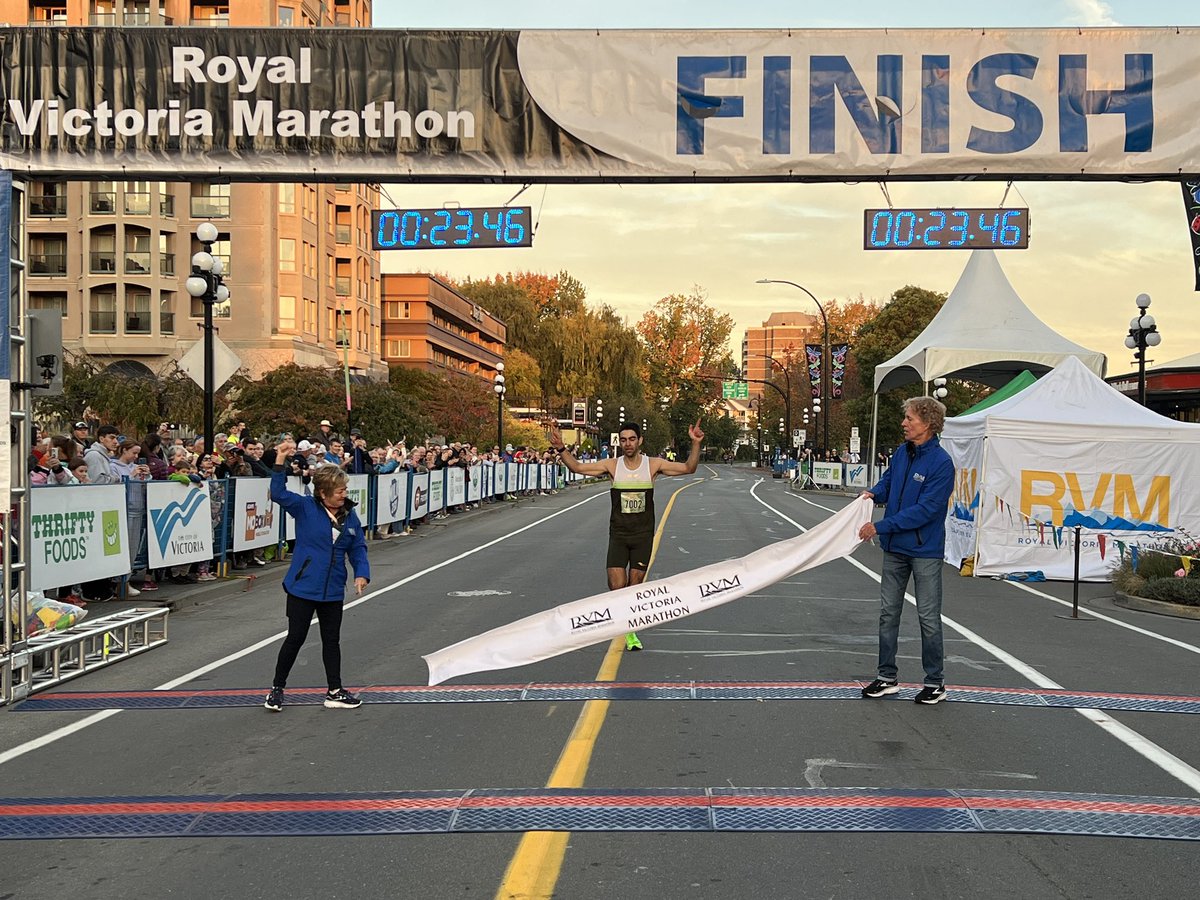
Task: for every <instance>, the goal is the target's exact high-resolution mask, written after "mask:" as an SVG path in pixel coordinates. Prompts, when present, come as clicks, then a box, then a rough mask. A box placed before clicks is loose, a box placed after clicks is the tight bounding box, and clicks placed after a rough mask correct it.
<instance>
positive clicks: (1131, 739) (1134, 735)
mask: <svg viewBox="0 0 1200 900" xmlns="http://www.w3.org/2000/svg"><path fill="white" fill-rule="evenodd" d="M754 487H758V485H755V486H754ZM750 496H751V497H753V498H754V499H755V500H757V501H758V502H759V503H761V504H762V505H763V506H765V507H767V509H770V510H773V511H774V512H775V513H777V514H778V515H780V516H783V518H784V519H787V521H789V522H791V523H792V524H793V525H795V526H796V527H797V528H798V529H800V530H801V531H807V530H808V529H807V528H805V527H804V526H803V525H801V524H800V523H799V522H796V521H795V520H793V519H790V518H788V516H787V515H786V514H785V513H782V512H779V510H777V509H775V508H774V507H773V506H771V505H770V504H768V503H767V502H766V501H765V500H763V499H762V498H761V497H759V496H758V495H757V494H756V493H754V488H751V489H750ZM799 499H801V500H804V498H803V497H801V498H799ZM804 502H805V503H808V504H809V505H810V506H820V505H819V504H817V503H812V502H811V501H809V500H805V501H804ZM820 508H821V509H825V510H828V511H829V512H834V510H831V509H828V507H825V506H820ZM845 559H846V562H848V563H850V565H852V566H854V567H855V568H857V569H858V570H860V571H861V572H862V573H863V574H865V575H867V576H869V577H870V578H872V579H873V580H874V581H876V582H877V583H879V582H882V580H883V579H882V578H881V577H880V576H879V575H878V574H876V573H875V572H874V571H873V570H872V569H869V568H868V567H867V566H865V565H863V564H862V563H861V562H859V561H858V560H857V559H855V558H854V557H853V556H847V557H846V558H845ZM904 599H905V600H907V601H908V602H909V603H911V604H912V605H913V606H916V605H917V601H916V598H915V597H913V596H912V595H911V594H909V593H907V592H906V593H905V594H904ZM942 621H943V622H945V623H946V625H947V626H949V627H950V628H953V629H954V630H955V631H957V632H958V633H959V634H961V635H962V636H963V637H965V638H966V639H967V640H969V641H971V642H972V643H973V644H976V645H978V646H979V647H982V648H983V649H984V650H986V651H987V652H988V653H991V654H992V655H993V656H995V657H996V659H998V660H1000V661H1001V662H1002V663H1005V664H1006V665H1007V666H1009V667H1010V668H1012V669H1013V670H1014V671H1016V672H1017V673H1019V674H1020V675H1023V676H1024V677H1025V678H1027V679H1028V680H1029V681H1030V682H1032V683H1033V684H1035V685H1036V686H1038V687H1043V688H1053V689H1057V690H1064V688H1063V686H1062V685H1061V684H1059V683H1058V682H1056V681H1053V680H1052V679H1050V678H1047V677H1046V676H1045V675H1043V674H1042V673H1041V672H1039V671H1037V669H1035V668H1034V667H1033V666H1031V665H1029V664H1028V663H1026V662H1023V661H1022V660H1020V659H1018V658H1017V657H1015V656H1013V655H1012V654H1011V653H1008V652H1007V651H1005V650H1001V649H1000V648H999V647H997V646H996V645H995V644H993V643H992V642H991V641H988V640H986V639H984V638H983V637H980V636H979V635H978V634H976V633H975V632H974V631H972V630H971V629H969V628H967V627H966V626H965V625H959V624H958V623H957V622H955V621H954V620H953V619H951V618H950V617H949V616H947V615H944V614H943V615H942ZM1074 711H1075V712H1077V713H1079V715H1081V716H1083V717H1084V718H1085V719H1087V720H1088V721H1090V722H1092V723H1094V724H1095V725H1098V726H1099V727H1101V728H1103V729H1104V730H1105V731H1107V732H1108V733H1109V734H1111V735H1112V736H1113V737H1115V738H1116V739H1117V740H1119V741H1120V742H1121V743H1123V744H1125V745H1126V746H1127V747H1129V748H1130V749H1132V750H1133V751H1134V752H1136V753H1138V754H1140V755H1141V756H1143V757H1145V758H1146V759H1147V760H1149V761H1150V762H1151V763H1153V764H1154V765H1156V766H1158V767H1159V768H1160V769H1162V770H1163V771H1164V772H1166V773H1167V774H1168V775H1172V776H1174V777H1175V778H1178V779H1179V780H1180V781H1182V782H1183V783H1184V784H1186V785H1187V786H1188V787H1190V788H1191V789H1192V790H1193V791H1195V792H1196V793H1197V794H1200V770H1197V769H1194V768H1193V767H1192V766H1189V765H1188V764H1187V763H1185V762H1184V761H1183V760H1182V759H1180V758H1179V757H1178V756H1176V755H1175V754H1173V753H1171V752H1170V751H1168V750H1166V749H1165V748H1163V747H1160V746H1159V745H1158V744H1156V743H1154V742H1153V741H1151V740H1149V739H1148V738H1146V737H1144V736H1142V735H1141V734H1139V733H1138V732H1136V731H1134V730H1133V729H1132V728H1130V727H1128V726H1126V725H1122V724H1121V723H1120V722H1118V721H1117V720H1116V719H1114V718H1113V717H1112V716H1109V715H1107V714H1106V713H1102V712H1100V711H1099V710H1096V709H1075V710H1074Z"/></svg>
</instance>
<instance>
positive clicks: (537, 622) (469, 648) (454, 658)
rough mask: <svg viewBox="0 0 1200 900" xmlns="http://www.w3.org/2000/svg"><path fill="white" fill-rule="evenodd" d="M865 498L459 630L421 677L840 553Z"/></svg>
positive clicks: (646, 618) (567, 640)
mask: <svg viewBox="0 0 1200 900" xmlns="http://www.w3.org/2000/svg"><path fill="white" fill-rule="evenodd" d="M873 506H874V504H873V503H872V501H871V500H869V499H866V498H859V499H857V500H854V501H852V502H851V503H850V504H849V505H848V506H846V507H845V508H844V509H842V510H841V511H840V512H838V513H836V514H835V515H833V516H831V517H830V518H828V519H826V520H825V521H824V522H822V523H821V524H820V525H817V526H816V527H815V528H812V529H810V530H809V531H807V532H805V533H804V534H802V535H800V536H799V537H794V538H789V539H788V540H785V541H779V542H777V543H774V544H771V545H769V546H767V547H763V548H762V549H761V550H755V551H754V552H753V553H750V554H749V555H747V556H743V557H741V558H740V559H729V560H725V561H724V562H719V563H714V564H712V565H709V566H704V567H703V568H700V569H694V570H693V571H691V572H682V573H680V574H678V575H671V576H669V577H667V578H663V579H658V580H655V581H647V582H645V583H643V584H639V585H633V586H631V587H625V588H621V589H620V590H616V591H608V592H606V593H603V594H596V595H595V596H593V597H586V598H584V599H582V600H576V601H574V602H572V603H564V604H563V605H562V606H558V607H555V608H554V609H550V610H546V611H544V612H540V613H535V614H534V615H532V616H527V617H526V618H524V619H519V620H518V621H516V622H513V623H511V624H509V625H503V626H501V627H499V628H493V629H492V630H491V631H488V632H485V633H483V634H481V635H477V636H475V637H472V638H467V639H466V640H465V641H460V642H459V643H457V644H454V645H452V646H450V647H446V648H444V649H442V650H438V651H436V652H434V653H430V654H429V655H428V656H425V657H424V659H425V662H426V663H427V664H428V666H429V683H430V684H441V683H442V682H443V681H446V680H447V679H450V678H455V677H457V676H459V675H467V674H470V673H472V672H487V671H492V670H494V669H507V668H511V667H512V666H523V665H527V664H529V663H534V662H538V661H540V660H543V659H549V658H550V657H552V656H558V655H559V654H561V653H567V652H569V651H571V650H578V649H580V648H581V647H587V646H588V645H590V644H595V643H598V642H600V641H606V640H611V639H612V638H616V637H620V636H621V635H623V634H625V633H626V632H629V631H642V630H644V629H647V628H651V627H653V626H655V625H659V624H661V623H663V622H673V621H676V620H677V619H682V618H684V617H685V616H690V615H693V614H695V613H699V612H703V611H705V610H707V609H712V608H713V607H716V606H721V605H722V604H725V603H728V602H730V601H731V600H736V599H738V598H739V597H744V596H746V595H747V594H752V593H754V592H755V591H759V590H761V589H762V588H764V587H766V586H767V585H771V584H774V583H775V582H777V581H782V580H783V579H784V578H787V577H789V576H791V575H795V574H796V573H797V572H803V571H805V570H807V569H812V568H815V567H817V566H819V565H821V564H823V563H827V562H829V561H831V560H834V559H839V558H840V557H843V556H848V555H849V554H850V553H852V552H853V551H854V548H856V547H857V546H858V545H859V543H861V542H860V541H859V539H858V530H859V528H861V527H862V526H863V525H864V524H865V523H866V522H869V521H870V520H871V510H872V508H873Z"/></svg>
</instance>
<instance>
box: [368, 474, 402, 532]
mask: <svg viewBox="0 0 1200 900" xmlns="http://www.w3.org/2000/svg"><path fill="white" fill-rule="evenodd" d="M375 490H376V500H375V524H376V525H388V524H390V523H392V522H399V521H401V520H402V519H404V517H405V515H407V513H408V473H407V472H392V473H391V474H389V475H380V476H379V478H378V480H377V481H376V483H375Z"/></svg>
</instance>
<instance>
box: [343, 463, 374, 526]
mask: <svg viewBox="0 0 1200 900" xmlns="http://www.w3.org/2000/svg"><path fill="white" fill-rule="evenodd" d="M370 489H371V476H370V475H351V476H350V483H349V484H347V485H346V497H347V499H349V500H353V501H354V503H355V509H354V511H355V512H356V513H358V521H360V522H362V524H363V527H364V528H365V527H367V526H368V525H370V522H368V521H367V515H368V513H369V511H370V507H369V506H368V501H369V494H368V492H369V491H370Z"/></svg>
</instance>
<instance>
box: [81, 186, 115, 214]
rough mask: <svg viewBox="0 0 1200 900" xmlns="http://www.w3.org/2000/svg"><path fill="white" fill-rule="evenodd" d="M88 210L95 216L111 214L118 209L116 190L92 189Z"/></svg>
mask: <svg viewBox="0 0 1200 900" xmlns="http://www.w3.org/2000/svg"><path fill="white" fill-rule="evenodd" d="M88 211H89V212H90V213H92V215H95V216H106V215H107V216H111V215H115V214H116V211H117V192H116V191H92V194H91V199H90V202H89V203H88Z"/></svg>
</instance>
